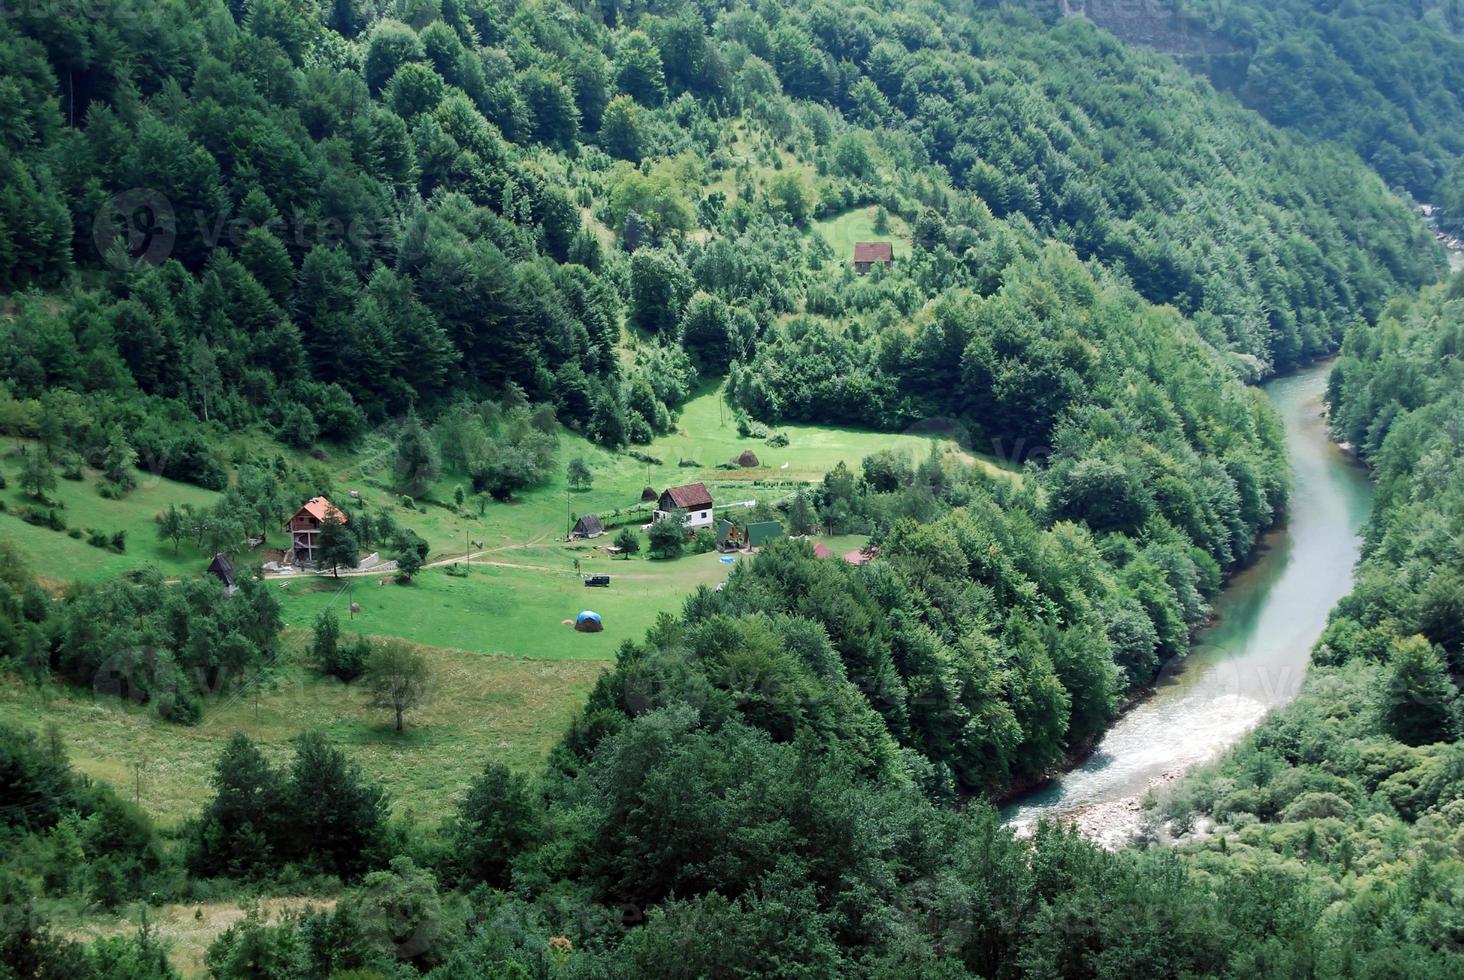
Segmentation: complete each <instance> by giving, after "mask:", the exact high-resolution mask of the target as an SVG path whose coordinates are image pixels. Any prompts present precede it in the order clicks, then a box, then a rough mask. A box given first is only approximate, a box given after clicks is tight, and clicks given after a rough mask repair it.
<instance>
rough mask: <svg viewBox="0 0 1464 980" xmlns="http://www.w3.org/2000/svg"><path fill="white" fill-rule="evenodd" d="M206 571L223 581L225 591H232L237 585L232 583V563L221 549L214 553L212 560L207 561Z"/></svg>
mask: <svg viewBox="0 0 1464 980" xmlns="http://www.w3.org/2000/svg"><path fill="white" fill-rule="evenodd" d="M208 573H209V574H210V575H212V576H213V577H214V578H216V579H218V580H219V581H220V582H222V583H224V590H225V591H226V592H230V593H232V592H233V591H234V589H236V588H237V587H238V586H236V585H235V584H234V563H233V562H232V561H230V560H229V556H228V555H226V554H224V553H223V552H222V551H221V552H219V553H218V554H216V555H214V557H213V561H211V562H209V566H208Z"/></svg>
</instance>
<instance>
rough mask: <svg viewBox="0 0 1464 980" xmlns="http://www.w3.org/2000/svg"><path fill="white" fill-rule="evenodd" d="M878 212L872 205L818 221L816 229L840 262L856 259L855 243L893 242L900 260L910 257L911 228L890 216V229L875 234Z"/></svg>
mask: <svg viewBox="0 0 1464 980" xmlns="http://www.w3.org/2000/svg"><path fill="white" fill-rule="evenodd" d="M878 210H879V209H878V208H877V207H876V206H874V205H870V206H869V207H867V208H856V209H854V210H853V211H846V212H844V213H843V214H841V215H839V216H838V217H837V218H831V219H829V220H828V221H816V222H814V224H813V230H814V232H815V233H816V234H818V235H819V236H821V237H822V238H823V240H824V241H826V242H828V243H829V247H830V248H832V249H833V250H834V255H835V256H836V257H837V259H838V261H840V262H845V263H847V262H850V261H852V260H853V258H854V243H855V242H892V243H893V244H894V247H895V258H896V259H897V260H898V259H905V258H909V257H910V226H909V225H907V224H906V223H905V220H904V219H903V218H899V217H896V216H895V215H890V219H889V230H888V231H875V230H874V218H875V214H876V213H877V212H878Z"/></svg>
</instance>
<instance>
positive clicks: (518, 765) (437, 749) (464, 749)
mask: <svg viewBox="0 0 1464 980" xmlns="http://www.w3.org/2000/svg"><path fill="white" fill-rule="evenodd" d="M308 643H309V634H308V633H307V632H304V631H291V632H290V633H289V634H287V636H286V642H285V654H284V655H283V656H282V658H281V662H280V663H279V664H278V665H276V667H275V669H274V670H272V671H271V672H270V673H269V675H268V676H267V677H265V678H264V679H263V681H262V682H261V683H259V684H257V685H250V686H249V687H248V688H247V690H246V691H245V693H243V694H231V695H226V696H223V697H220V698H215V699H211V700H209V701H208V702H207V703H206V706H205V709H204V713H203V721H202V722H201V723H200V724H198V725H196V726H192V727H184V726H179V725H174V724H170V723H168V722H164V721H162V720H160V719H159V718H158V717H157V715H156V713H155V712H153V711H152V710H151V709H149V708H148V707H146V706H135V705H131V704H129V703H127V702H125V701H120V700H118V699H116V698H113V697H109V696H94V695H93V694H92V693H91V692H89V691H85V690H79V689H76V688H72V687H68V686H63V685H59V684H53V685H46V686H42V687H37V686H36V685H33V684H28V683H23V682H21V681H18V680H15V679H4V680H0V715H3V716H4V717H5V718H6V719H7V720H8V721H9V722H11V723H12V724H17V725H20V726H22V727H26V728H29V729H31V730H33V731H41V730H42V729H43V728H44V727H45V726H47V725H49V724H55V725H57V726H58V727H59V728H60V731H61V736H62V739H63V741H64V742H65V745H66V749H67V752H68V754H69V755H70V758H71V762H72V764H73V765H74V766H75V767H76V768H77V769H78V770H80V771H81V772H84V773H87V774H88V775H90V776H93V777H95V778H98V779H102V780H105V781H107V782H108V783H110V784H112V785H113V786H114V787H115V788H116V789H117V791H118V792H119V793H121V794H123V795H124V796H126V797H128V798H132V796H133V795H134V792H136V791H138V789H139V786H140V792H138V798H139V802H140V803H141V805H142V807H143V808H144V809H145V810H146V811H147V812H148V813H149V814H151V815H152V816H153V817H154V818H155V819H156V820H157V821H158V822H159V823H160V824H161V825H162V826H165V827H166V826H176V825H177V824H178V823H179V822H180V821H182V820H184V819H186V818H188V817H190V816H193V815H194V814H196V813H197V812H198V808H199V806H200V805H201V804H202V803H203V802H204V801H205V800H207V799H208V798H209V796H210V795H211V790H210V788H209V782H208V781H209V777H210V775H211V773H212V771H213V766H214V763H215V762H216V760H217V759H218V755H219V752H220V751H221V750H222V749H223V746H224V744H225V742H227V741H228V739H229V738H230V737H231V736H232V735H233V734H234V733H235V732H243V733H244V734H246V735H248V736H249V737H250V738H252V739H254V740H255V741H256V742H258V743H259V745H260V747H261V749H262V750H263V751H264V752H265V754H266V755H268V756H269V757H271V758H273V759H275V760H277V761H282V760H284V759H286V758H288V756H289V741H290V739H292V738H294V737H295V736H296V735H298V734H300V733H301V732H304V731H307V730H318V731H321V732H323V733H324V734H326V735H327V736H328V737H329V738H331V740H332V741H334V742H336V743H337V744H339V745H340V746H341V747H342V748H344V749H345V750H346V751H347V752H348V753H349V754H350V755H351V757H352V758H354V759H356V760H358V761H360V763H361V764H362V766H363V768H364V769H365V771H366V772H368V773H369V774H370V775H371V778H372V779H373V780H374V781H377V782H379V783H380V784H381V785H382V786H384V787H385V788H386V789H387V791H388V792H389V793H390V794H391V797H392V809H393V811H395V812H398V813H406V812H410V813H411V814H413V815H414V816H416V817H418V818H425V819H426V820H428V821H429V822H434V821H437V820H440V819H441V818H442V817H444V816H445V815H446V814H447V813H448V812H449V811H450V809H451V807H452V805H453V802H454V801H455V800H456V798H457V797H458V796H459V795H460V794H461V792H462V790H463V788H464V787H465V786H466V785H467V783H468V781H469V780H470V779H472V777H473V775H474V774H475V773H476V772H477V771H478V770H479V769H481V767H482V765H483V763H484V762H486V761H488V760H490V759H492V760H495V761H497V762H500V763H502V764H504V765H507V766H510V767H512V768H514V769H518V770H521V771H525V772H532V771H534V770H536V769H537V768H538V767H539V766H540V765H541V764H542V763H543V761H544V758H545V756H546V755H547V753H548V751H549V749H550V748H551V747H552V746H553V745H554V743H555V742H556V741H557V740H558V739H559V737H560V736H561V735H563V733H564V732H565V730H566V729H567V728H568V726H569V723H570V721H571V720H572V718H573V717H574V714H575V712H576V711H578V710H579V707H580V705H581V704H583V702H584V699H585V697H586V695H587V694H588V693H589V690H590V688H591V687H592V686H593V685H594V682H595V678H596V677H597V676H598V675H599V673H600V671H601V670H603V669H604V667H605V665H604V664H603V663H596V662H593V661H583V660H530V659H526V658H522V657H490V656H485V655H483V654H479V653H469V652H465V651H462V650H452V649H442V648H436V647H424V648H422V652H423V653H424V654H425V655H426V657H427V659H428V662H429V663H430V664H431V667H432V678H433V690H432V697H431V700H430V701H429V702H428V703H427V704H426V705H424V706H423V707H422V708H420V709H417V710H415V711H412V712H409V713H408V715H407V728H406V731H405V732H404V733H402V734H401V735H398V734H397V733H396V732H395V731H394V729H393V727H392V718H391V714H390V712H388V711H385V710H382V709H378V708H372V707H370V706H369V705H368V703H367V700H368V699H367V696H366V694H365V692H364V690H362V689H361V688H360V687H359V686H352V685H346V684H342V683H340V682H338V681H335V680H333V679H330V678H324V677H321V676H320V675H319V674H317V673H316V672H315V671H314V670H313V669H311V668H310V667H309V666H308V665H307V664H306V663H305V660H306V655H305V650H306V649H307V647H308ZM134 766H140V772H141V778H140V782H139V780H138V771H137V770H136V769H134Z"/></svg>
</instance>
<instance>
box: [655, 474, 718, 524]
mask: <svg viewBox="0 0 1464 980" xmlns="http://www.w3.org/2000/svg"><path fill="white" fill-rule="evenodd" d="M677 511H685V512H686V527H687V528H688V529H690V530H693V531H694V530H696V529H697V528H699V527H711V526H712V492H711V491H710V490H708V489H707V485H706V484H705V483H688V484H686V486H683V487H671V488H670V489H668V490H667V491H666V492H665V493H663V494H661V499H660V500H659V501H658V502H657V503H656V512H655V517H656V519H657V520H661V519H663V518H666V517H670V516H671V515H672V514H674V513H676V512H677Z"/></svg>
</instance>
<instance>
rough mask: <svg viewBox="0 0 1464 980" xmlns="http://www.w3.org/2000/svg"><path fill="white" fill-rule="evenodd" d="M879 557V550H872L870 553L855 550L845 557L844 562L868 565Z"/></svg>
mask: <svg viewBox="0 0 1464 980" xmlns="http://www.w3.org/2000/svg"><path fill="white" fill-rule="evenodd" d="M878 557H879V549H878V548H870V549H869V550H868V551H860V550H859V549H857V548H856V549H855V550H853V551H851V552H849V553H848V554H847V555H845V556H844V560H845V561H846V562H848V563H849V564H851V565H868V564H869V563H870V562H872V561H874V560H875V559H876V558H878Z"/></svg>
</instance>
